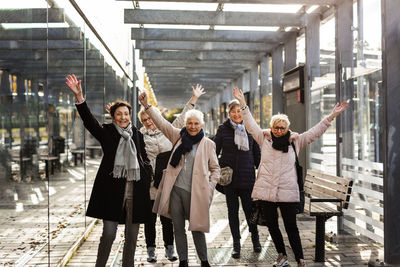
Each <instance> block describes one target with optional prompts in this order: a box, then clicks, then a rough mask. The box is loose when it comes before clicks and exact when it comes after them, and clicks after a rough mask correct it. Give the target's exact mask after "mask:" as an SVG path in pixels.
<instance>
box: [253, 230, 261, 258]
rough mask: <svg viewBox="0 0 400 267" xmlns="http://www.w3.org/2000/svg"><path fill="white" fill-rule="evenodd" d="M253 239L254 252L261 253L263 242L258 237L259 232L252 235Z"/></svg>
mask: <svg viewBox="0 0 400 267" xmlns="http://www.w3.org/2000/svg"><path fill="white" fill-rule="evenodd" d="M251 241H252V242H253V250H254V252H255V253H260V252H261V244H260V239H259V238H258V233H257V234H252V235H251Z"/></svg>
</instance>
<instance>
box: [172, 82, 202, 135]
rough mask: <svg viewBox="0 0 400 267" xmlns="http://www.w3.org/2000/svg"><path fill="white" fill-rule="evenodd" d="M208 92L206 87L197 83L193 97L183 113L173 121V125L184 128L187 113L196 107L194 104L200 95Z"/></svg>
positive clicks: (193, 88)
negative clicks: (205, 90)
mask: <svg viewBox="0 0 400 267" xmlns="http://www.w3.org/2000/svg"><path fill="white" fill-rule="evenodd" d="M205 93H206V92H204V88H203V87H202V86H201V85H200V84H197V85H196V88H195V87H193V86H192V97H191V98H190V99H189V102H188V103H186V105H185V107H184V109H183V110H182V112H181V114H179V116H178V117H177V118H176V119H175V120H174V121H173V122H172V126H174V127H176V128H182V127H183V126H185V114H186V112H188V111H189V110H191V109H194V105H195V104H196V102H197V99H199V97H200V96H202V95H204V94H205Z"/></svg>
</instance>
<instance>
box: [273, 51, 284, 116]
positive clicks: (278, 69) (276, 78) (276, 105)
mask: <svg viewBox="0 0 400 267" xmlns="http://www.w3.org/2000/svg"><path fill="white" fill-rule="evenodd" d="M282 74H283V60H282V46H279V47H278V48H277V49H275V50H274V51H273V52H272V114H277V113H278V112H281V113H282V112H283V92H282V86H281V78H282Z"/></svg>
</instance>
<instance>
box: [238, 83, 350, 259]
mask: <svg viewBox="0 0 400 267" xmlns="http://www.w3.org/2000/svg"><path fill="white" fill-rule="evenodd" d="M233 95H234V97H235V98H236V99H237V100H239V103H240V106H241V113H242V116H243V121H244V124H245V126H246V129H247V131H248V132H249V133H251V135H252V136H253V138H254V140H256V142H257V143H258V144H259V145H260V147H261V163H260V166H259V167H258V174H257V179H256V182H255V184H254V187H253V192H252V195H251V197H252V198H253V199H258V200H262V203H263V205H264V211H265V212H266V213H267V215H266V216H265V217H266V219H267V226H268V230H269V232H270V234H271V238H272V241H273V242H274V245H275V248H276V250H277V252H278V258H277V260H276V261H275V263H274V264H273V266H274V267H281V266H287V265H289V262H288V260H287V255H286V250H285V244H284V242H283V238H282V233H281V231H280V230H279V224H278V211H277V209H278V207H279V210H280V211H281V215H282V219H283V222H284V225H285V230H286V233H287V235H288V237H289V243H290V246H291V247H292V250H293V253H294V255H295V258H296V261H297V263H298V266H305V262H304V257H303V248H302V246H301V240H300V235H299V230H298V228H297V223H296V209H297V207H298V203H299V201H300V197H299V187H298V184H297V173H296V165H295V162H296V154H295V151H294V148H295V149H296V152H297V154H298V153H299V152H300V150H301V149H303V148H305V147H306V146H307V145H308V144H310V143H311V142H313V141H315V140H316V139H317V138H318V137H320V136H321V135H322V134H323V133H324V132H325V131H326V130H327V129H328V128H329V126H330V125H331V122H332V121H333V120H334V119H335V118H336V116H338V115H339V114H340V113H342V112H343V111H344V110H345V109H346V107H347V102H343V103H342V104H341V105H339V104H337V105H336V106H335V108H334V109H333V111H332V113H331V114H330V115H329V116H328V117H327V118H325V119H323V120H322V121H321V122H319V123H318V124H317V125H315V126H314V127H313V128H311V129H309V130H308V131H306V132H304V133H302V134H300V135H299V136H298V137H297V138H296V139H295V140H294V142H293V143H290V141H289V137H290V132H289V125H290V121H289V119H288V117H287V116H286V115H284V114H278V115H274V116H272V118H271V122H270V126H271V134H270V136H269V134H267V135H266V134H265V133H264V132H263V130H262V129H261V128H260V127H259V126H258V125H257V123H256V121H255V120H254V118H253V117H252V115H251V113H250V111H249V109H248V107H247V106H246V101H245V99H244V96H243V93H242V91H241V90H239V89H238V88H237V87H235V88H234V89H233ZM292 144H294V147H293V146H292Z"/></svg>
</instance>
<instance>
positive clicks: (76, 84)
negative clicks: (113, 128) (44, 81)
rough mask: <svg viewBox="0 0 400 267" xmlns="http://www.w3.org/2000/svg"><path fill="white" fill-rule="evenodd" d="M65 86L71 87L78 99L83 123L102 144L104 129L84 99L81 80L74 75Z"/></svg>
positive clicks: (69, 76)
mask: <svg viewBox="0 0 400 267" xmlns="http://www.w3.org/2000/svg"><path fill="white" fill-rule="evenodd" d="M65 84H66V85H67V86H68V87H69V89H70V90H71V92H72V93H73V94H74V95H75V97H76V108H77V110H78V112H79V115H80V117H81V119H82V121H83V125H84V126H85V128H86V129H87V130H88V131H89V132H90V133H91V134H92V135H93V136H94V137H95V138H96V139H97V140H99V141H100V142H101V141H102V137H103V131H104V129H103V127H102V126H101V125H100V123H99V122H98V121H97V119H96V118H95V117H94V116H93V114H92V112H91V111H90V109H89V107H88V105H87V103H86V101H85V98H84V97H83V91H82V87H81V80H78V79H77V78H76V76H75V75H74V74H72V75H68V77H67V78H66V82H65Z"/></svg>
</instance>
